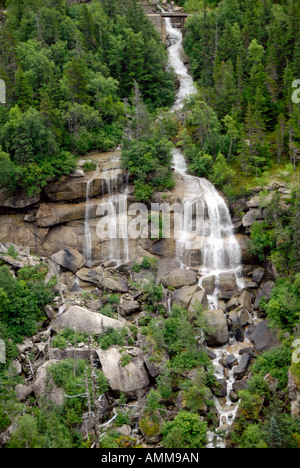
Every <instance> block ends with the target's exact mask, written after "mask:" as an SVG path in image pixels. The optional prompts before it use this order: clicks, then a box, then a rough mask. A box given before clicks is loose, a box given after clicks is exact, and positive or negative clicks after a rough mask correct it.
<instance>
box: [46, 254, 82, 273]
mask: <svg viewBox="0 0 300 468" xmlns="http://www.w3.org/2000/svg"><path fill="white" fill-rule="evenodd" d="M51 260H52V261H53V262H55V263H57V264H58V265H60V266H62V267H63V268H65V269H66V270H69V271H72V273H76V271H78V270H79V269H80V268H82V267H83V266H84V265H85V263H86V259H85V258H84V257H83V256H82V255H81V253H79V252H78V251H77V250H74V249H65V250H60V251H59V252H57V253H56V254H54V255H52V257H51Z"/></svg>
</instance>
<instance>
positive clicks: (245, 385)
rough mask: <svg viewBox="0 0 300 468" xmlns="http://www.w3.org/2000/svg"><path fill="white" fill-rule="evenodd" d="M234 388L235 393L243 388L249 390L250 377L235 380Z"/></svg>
mask: <svg viewBox="0 0 300 468" xmlns="http://www.w3.org/2000/svg"><path fill="white" fill-rule="evenodd" d="M232 388H233V391H234V392H235V393H238V392H240V391H242V390H248V388H249V380H248V379H242V380H237V381H236V382H234V384H233V386H232Z"/></svg>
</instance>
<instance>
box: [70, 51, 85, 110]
mask: <svg viewBox="0 0 300 468" xmlns="http://www.w3.org/2000/svg"><path fill="white" fill-rule="evenodd" d="M65 77H66V81H67V85H68V88H69V93H70V96H71V100H72V101H73V102H77V103H78V104H86V103H88V94H87V89H86V88H87V85H88V77H87V69H86V65H85V63H84V61H83V60H82V59H81V58H80V57H74V58H73V59H72V60H71V61H70V62H69V63H68V65H67V67H66V69H65Z"/></svg>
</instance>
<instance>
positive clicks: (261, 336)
mask: <svg viewBox="0 0 300 468" xmlns="http://www.w3.org/2000/svg"><path fill="white" fill-rule="evenodd" d="M250 339H251V340H252V341H253V343H254V344H255V348H256V349H257V351H259V352H262V351H267V350H269V349H272V348H277V347H278V346H280V342H279V340H278V338H277V336H276V333H275V332H274V331H273V330H271V329H270V328H269V321H268V320H264V321H262V322H260V323H259V324H258V325H257V326H256V327H255V330H254V332H253V333H252V334H251V335H250Z"/></svg>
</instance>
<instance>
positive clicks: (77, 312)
mask: <svg viewBox="0 0 300 468" xmlns="http://www.w3.org/2000/svg"><path fill="white" fill-rule="evenodd" d="M52 327H53V328H54V330H55V331H57V332H58V331H60V330H64V329H66V328H71V330H75V331H77V332H78V333H88V334H91V335H96V336H98V335H102V334H103V333H105V332H106V331H107V329H108V328H114V329H115V330H120V329H121V328H123V327H124V322H123V321H121V320H115V319H113V318H110V317H106V316H105V315H101V314H98V313H96V312H91V311H90V310H88V309H85V308H84V307H79V306H73V307H71V308H70V309H69V310H67V311H66V312H64V313H63V314H62V315H58V316H57V317H56V318H55V319H54V321H53V322H52Z"/></svg>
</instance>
